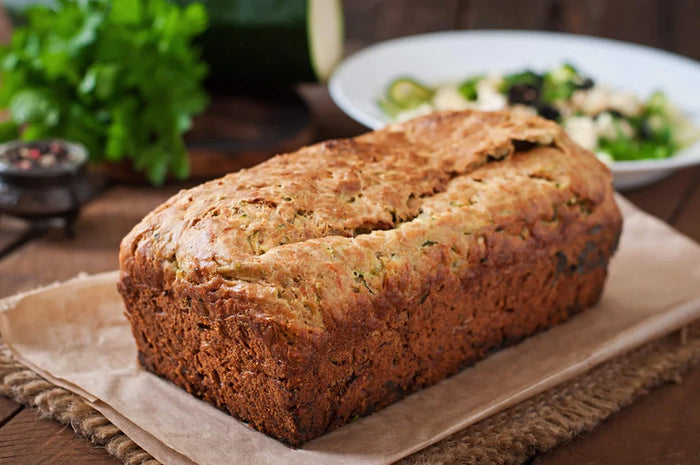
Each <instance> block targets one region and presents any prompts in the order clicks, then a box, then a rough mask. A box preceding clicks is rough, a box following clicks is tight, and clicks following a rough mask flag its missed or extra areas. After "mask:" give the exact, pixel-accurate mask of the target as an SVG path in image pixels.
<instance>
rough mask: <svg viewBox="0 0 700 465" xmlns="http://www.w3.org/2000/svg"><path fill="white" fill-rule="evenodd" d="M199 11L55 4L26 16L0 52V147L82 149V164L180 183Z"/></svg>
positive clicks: (195, 78)
mask: <svg viewBox="0 0 700 465" xmlns="http://www.w3.org/2000/svg"><path fill="white" fill-rule="evenodd" d="M206 27H207V13H206V10H205V8H204V6H203V5H202V4H200V3H192V4H189V5H187V6H186V7H180V6H177V5H175V4H173V3H170V2H169V1H167V0H112V1H110V0H77V1H71V0H59V1H58V2H57V3H56V4H55V5H54V6H53V7H46V6H33V7H31V8H29V9H28V10H27V23H26V25H25V26H24V27H22V28H19V29H16V30H15V31H14V33H13V36H12V42H11V44H10V46H9V47H5V48H3V49H1V50H0V72H1V73H2V84H1V87H0V107H2V108H6V109H9V111H10V115H11V118H12V119H11V121H7V122H5V123H3V124H2V126H1V127H0V137H2V138H5V139H7V138H12V137H17V136H20V137H21V138H22V139H25V140H34V139H39V138H45V137H62V138H65V139H70V140H75V141H79V142H82V143H83V144H85V145H86V146H87V148H88V149H89V151H90V157H91V160H92V161H95V162H101V161H104V160H108V161H119V160H122V159H124V158H128V159H131V161H132V164H133V167H134V168H135V169H136V170H137V171H139V172H144V173H145V174H146V176H147V177H148V179H149V180H150V181H151V182H152V183H154V184H159V183H162V182H163V180H164V179H165V177H166V175H167V174H168V172H171V173H173V174H174V175H175V176H177V177H179V178H184V177H186V176H187V175H188V174H189V162H188V158H187V152H186V150H185V145H184V142H183V138H182V135H183V133H184V132H185V131H187V130H188V129H189V128H190V125H191V121H192V120H191V118H192V116H193V115H194V114H196V113H198V112H200V111H202V110H203V109H204V108H205V107H206V105H207V103H208V99H207V95H206V94H205V92H204V90H203V87H202V80H203V78H204V75H205V74H206V65H205V64H204V63H203V62H202V61H201V60H200V57H199V52H198V51H197V50H196V48H195V47H193V45H192V44H193V38H194V37H195V36H197V35H198V34H199V33H201V32H203V31H204V30H205V29H206Z"/></svg>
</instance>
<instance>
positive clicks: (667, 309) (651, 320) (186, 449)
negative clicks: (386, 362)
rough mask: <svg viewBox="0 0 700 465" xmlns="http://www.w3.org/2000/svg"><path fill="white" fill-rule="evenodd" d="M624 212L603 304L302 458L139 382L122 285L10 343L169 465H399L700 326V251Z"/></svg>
mask: <svg viewBox="0 0 700 465" xmlns="http://www.w3.org/2000/svg"><path fill="white" fill-rule="evenodd" d="M619 202H620V204H621V206H622V208H623V212H624V216H625V226H624V233H623V238H622V241H621V246H620V250H619V251H618V254H617V255H616V256H615V258H614V260H613V262H612V265H611V268H610V277H609V281H608V284H607V287H606V291H605V294H604V296H603V299H602V300H601V302H600V304H599V305H597V306H596V307H595V308H592V309H590V310H587V311H586V312H584V313H583V314H581V315H579V316H577V317H575V318H574V319H572V320H571V321H569V322H568V323H565V324H563V325H560V326H558V327H556V328H554V329H552V330H550V331H547V332H545V333H542V334H540V335H538V336H535V337H533V338H530V339H528V340H526V341H524V342H523V343H521V344H519V345H517V346H515V347H512V348H509V349H506V350H503V351H501V352H498V353H496V354H494V355H492V356H491V357H489V358H487V359H486V360H484V361H482V362H480V363H478V364H476V365H475V366H474V367H472V368H468V369H466V370H464V371H462V372H461V373H459V374H457V375H456V376H453V377H451V378H450V379H447V380H445V381H443V382H441V383H439V384H437V385H435V386H433V387H431V388H428V389H425V390H423V391H421V392H419V393H417V394H414V395H412V396H410V397H408V398H407V399H405V400H403V401H401V402H399V403H397V404H394V405H392V406H390V407H388V408H386V409H384V410H382V411H381V412H378V413H375V414H373V415H370V416H368V417H365V418H361V419H359V420H358V421H356V422H354V423H352V424H350V425H347V426H345V427H343V428H340V429H339V430H336V431H334V432H332V433H330V434H327V435H325V436H323V437H321V438H318V439H316V440H314V441H311V442H310V443H307V444H306V445H305V446H304V447H303V448H302V449H299V450H293V449H290V448H288V447H286V446H284V445H282V444H281V443H279V442H277V441H275V440H273V439H270V438H268V437H267V436H265V435H263V434H261V433H258V432H256V431H254V430H252V429H251V428H249V427H247V426H246V425H245V424H243V423H241V422H239V421H237V420H235V419H234V418H232V417H230V416H228V415H226V414H224V413H223V412H221V411H219V410H217V409H216V408H214V407H211V406H210V405H208V404H206V403H204V402H202V401H200V400H197V399H195V398H194V397H192V396H190V395H188V394H186V393H185V392H184V391H181V390H180V389H178V388H177V387H175V386H174V385H172V384H170V383H168V382H166V381H164V380H161V379H159V378H158V377H156V376H154V375H151V374H149V373H147V372H145V371H144V370H142V369H140V368H139V366H138V365H137V363H136V349H135V346H134V343H133V341H132V337H131V333H130V330H129V327H128V324H127V322H126V319H125V317H124V316H123V307H122V303H121V300H120V297H119V295H118V294H117V291H116V287H115V282H116V279H117V273H116V272H112V273H105V274H101V275H96V276H92V277H83V278H78V279H75V280H73V281H71V282H68V283H65V284H62V285H59V286H52V287H49V288H45V289H43V290H38V291H34V292H32V293H28V294H25V295H22V296H15V297H12V298H9V299H5V301H1V302H0V308H1V309H3V310H4V311H2V313H0V332H1V333H2V337H3V339H4V341H5V343H6V344H8V346H9V347H10V348H11V349H12V351H13V352H14V353H15V355H16V356H17V357H18V359H20V360H21V361H22V362H24V363H26V364H27V365H28V366H30V367H32V368H33V369H35V370H36V371H37V372H39V373H40V374H42V375H43V376H45V377H46V378H47V379H48V380H50V381H52V382H54V383H56V384H58V385H60V386H63V387H65V388H67V389H69V390H71V391H74V392H76V393H78V394H80V395H82V396H83V397H85V398H86V399H88V400H89V401H90V402H91V403H92V405H94V407H95V408H96V409H97V410H99V411H100V412H102V413H103V414H104V415H105V416H106V417H107V418H109V419H110V420H111V421H112V422H113V423H114V424H116V425H117V426H118V427H119V428H121V429H122V430H123V431H124V432H125V433H126V434H127V435H129V436H130V437H131V438H132V439H133V440H134V441H135V442H137V443H138V444H139V445H141V446H142V447H143V448H144V449H145V450H147V451H148V452H149V453H151V454H152V455H153V456H154V457H156V458H157V459H159V460H161V461H163V462H165V463H177V464H185V463H193V462H194V463H199V464H231V463H243V464H252V463H269V464H328V465H336V464H350V463H353V464H357V463H362V464H379V463H390V462H392V461H395V460H398V459H399V458H402V457H405V456H407V455H409V454H411V453H412V452H415V451H416V450H419V449H421V448H423V447H426V446H428V445H429V444H432V443H434V442H436V441H438V440H440V439H442V438H444V437H446V436H448V435H450V434H451V433H453V432H455V431H458V430H460V429H462V428H464V427H466V426H468V425H470V424H472V423H474V422H476V421H478V420H480V419H482V418H485V417H487V416H489V415H492V414H494V413H495V412H497V411H500V410H503V409H504V408H506V407H508V406H511V405H513V404H516V403H518V402H520V401H522V400H524V399H526V398H528V397H530V396H533V395H535V394H537V393H539V392H542V391H543V390H545V389H548V388H550V387H552V386H554V385H556V384H558V383H561V382H562V381H565V380H567V379H570V378H572V377H574V376H576V375H578V374H580V373H582V372H584V371H586V370H588V369H589V368H590V367H592V366H594V365H596V364H599V363H601V362H603V361H605V360H607V359H609V358H612V357H614V356H616V355H618V354H621V353H623V352H625V351H627V350H629V349H631V348H633V347H636V346H639V345H641V344H644V343H646V342H648V341H650V340H653V339H655V338H657V337H660V336H662V335H663V334H666V333H668V332H670V331H672V330H674V329H677V328H679V327H682V326H683V325H685V324H687V323H689V322H690V321H693V320H694V319H697V318H699V317H700V247H699V246H698V245H697V244H695V243H694V242H692V241H691V240H690V239H687V238H685V237H683V236H681V235H680V234H678V233H677V232H674V231H673V230H672V229H671V228H669V227H668V226H666V225H665V224H663V223H662V222H660V221H658V220H656V219H653V218H652V217H650V216H648V215H646V214H643V213H641V212H640V211H639V210H637V209H636V208H634V207H632V206H631V205H630V204H629V203H628V202H626V201H624V200H620V201H619Z"/></svg>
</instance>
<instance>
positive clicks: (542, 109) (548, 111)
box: [537, 105, 561, 121]
mask: <svg viewBox="0 0 700 465" xmlns="http://www.w3.org/2000/svg"><path fill="white" fill-rule="evenodd" d="M537 113H538V114H539V115H540V116H541V117H542V118H547V119H551V120H553V121H556V120H557V119H559V117H560V116H561V113H559V110H557V109H556V108H554V107H553V106H551V105H540V106H539V107H537Z"/></svg>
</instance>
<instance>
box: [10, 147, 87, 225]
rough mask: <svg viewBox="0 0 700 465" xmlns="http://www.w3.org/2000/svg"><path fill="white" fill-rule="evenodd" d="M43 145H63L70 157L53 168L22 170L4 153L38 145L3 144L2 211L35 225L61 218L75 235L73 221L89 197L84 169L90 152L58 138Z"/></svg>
mask: <svg viewBox="0 0 700 465" xmlns="http://www.w3.org/2000/svg"><path fill="white" fill-rule="evenodd" d="M41 142H49V143H51V142H57V143H60V144H62V145H63V146H64V147H65V148H66V149H67V150H68V153H69V154H70V158H69V159H68V160H62V161H60V162H59V163H57V164H56V165H54V166H50V167H32V168H29V169H22V168H19V167H17V166H15V165H14V164H13V163H11V162H8V161H5V160H3V159H2V154H5V153H6V152H8V151H10V150H13V149H16V148H18V147H22V146H30V145H32V144H34V143H35V142H34V143H33V142H25V141H12V142H7V143H4V144H0V212H2V213H4V214H7V215H10V216H14V217H17V218H23V219H26V220H29V221H32V222H35V223H43V222H46V221H47V220H51V219H54V218H61V219H63V220H64V221H65V226H66V231H67V232H68V234H69V235H72V234H73V229H72V227H73V222H74V221H75V219H76V218H77V216H78V213H79V212H80V207H81V205H82V204H83V203H85V201H86V200H87V199H88V197H89V195H90V186H89V182H88V179H87V175H86V170H85V168H86V165H87V161H88V153H87V150H86V149H85V147H84V146H82V145H81V144H77V143H72V142H66V141H63V140H58V139H54V140H49V141H41Z"/></svg>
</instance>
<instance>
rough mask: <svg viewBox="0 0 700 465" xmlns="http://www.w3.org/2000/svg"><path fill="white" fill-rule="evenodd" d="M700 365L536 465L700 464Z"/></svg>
mask: <svg viewBox="0 0 700 465" xmlns="http://www.w3.org/2000/svg"><path fill="white" fill-rule="evenodd" d="M699 392H700V366H699V365H695V367H694V368H692V369H691V370H690V371H689V372H688V373H686V375H685V376H684V377H683V382H682V383H681V384H666V385H664V386H661V387H659V388H658V389H655V390H654V391H652V392H651V393H650V394H649V395H647V396H645V397H642V398H641V399H639V400H637V401H636V402H635V403H634V404H632V405H630V406H628V407H626V408H624V409H623V410H621V411H620V412H618V413H617V414H616V415H615V416H613V417H612V418H610V419H608V420H607V421H606V422H604V423H602V424H600V425H598V426H597V427H596V428H595V429H594V430H593V431H591V432H590V433H588V434H585V435H582V436H579V437H576V438H574V439H573V440H572V441H571V442H569V443H567V444H564V445H562V446H559V447H557V448H556V449H554V450H552V451H550V452H548V453H546V454H542V455H540V456H538V457H536V458H535V459H534V460H533V461H532V462H531V464H532V465H563V464H579V465H594V464H616V465H660V464H668V465H672V464H673V465H696V464H698V463H700V441H698V429H697V428H698V420H697V419H698V418H700V402H698V393H699Z"/></svg>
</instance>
